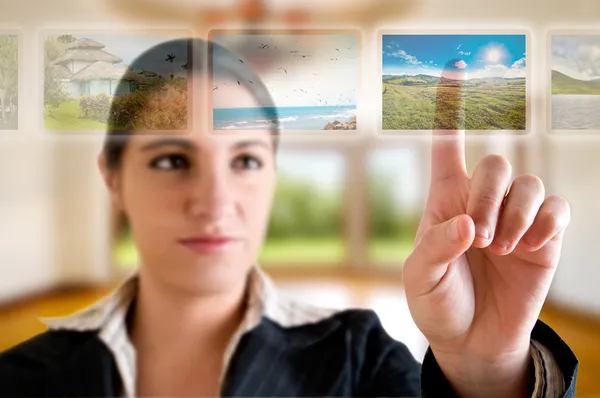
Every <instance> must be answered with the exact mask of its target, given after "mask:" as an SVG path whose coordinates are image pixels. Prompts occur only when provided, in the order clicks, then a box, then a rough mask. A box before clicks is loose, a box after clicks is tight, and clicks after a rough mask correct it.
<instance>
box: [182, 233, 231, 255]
mask: <svg viewBox="0 0 600 398" xmlns="http://www.w3.org/2000/svg"><path fill="white" fill-rule="evenodd" d="M239 241H240V239H238V238H234V237H230V236H218V237H199V238H190V239H182V240H181V241H180V242H181V244H182V245H184V246H185V247H187V248H188V249H190V250H193V251H195V252H199V253H221V252H225V251H227V250H230V249H231V248H232V247H233V246H234V245H235V244H237V243H238V242H239Z"/></svg>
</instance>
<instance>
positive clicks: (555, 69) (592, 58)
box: [549, 32, 600, 133]
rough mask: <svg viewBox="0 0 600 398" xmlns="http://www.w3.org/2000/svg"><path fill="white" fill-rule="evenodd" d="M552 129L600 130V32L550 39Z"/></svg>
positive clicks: (559, 35)
mask: <svg viewBox="0 0 600 398" xmlns="http://www.w3.org/2000/svg"><path fill="white" fill-rule="evenodd" d="M550 46H551V49H550V69H551V70H550V80H551V84H550V96H551V97H550V101H549V103H550V107H551V108H550V110H549V111H550V112H549V118H550V120H551V130H552V131H553V132H555V133H558V132H567V133H568V132H569V131H571V132H575V133H577V132H580V133H593V132H599V131H600V113H599V112H598V108H599V107H600V32H599V33H583V34H582V33H579V34H577V33H566V34H565V33H555V34H552V35H551V40H550Z"/></svg>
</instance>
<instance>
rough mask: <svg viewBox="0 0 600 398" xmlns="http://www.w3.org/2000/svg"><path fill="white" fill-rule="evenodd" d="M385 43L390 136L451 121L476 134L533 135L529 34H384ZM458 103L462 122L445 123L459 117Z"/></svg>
mask: <svg viewBox="0 0 600 398" xmlns="http://www.w3.org/2000/svg"><path fill="white" fill-rule="evenodd" d="M381 40H382V41H381V52H382V53H381V66H382V69H381V71H382V88H381V90H382V91H381V92H382V94H381V95H382V97H381V98H382V118H381V127H382V130H383V131H384V132H385V133H389V132H391V131H407V130H409V131H427V130H434V129H446V128H445V127H444V126H447V125H450V124H452V123H454V124H455V125H456V126H457V128H460V129H464V130H466V131H470V132H471V133H474V132H475V133H476V132H482V133H483V134H485V133H491V132H493V131H510V132H514V131H521V133H522V132H525V131H527V130H528V124H527V114H528V111H527V108H528V107H527V75H528V73H527V35H526V34H525V33H519V34H479V33H478V34H437V33H435V34H431V33H426V34H412V33H391V34H386V33H384V34H382V37H381ZM442 71H445V72H444V75H442ZM457 106H458V107H459V108H458V109H461V111H459V112H458V115H459V116H458V119H459V120H457V121H449V120H446V119H448V118H457V116H456V112H454V113H453V111H452V110H453V109H457Z"/></svg>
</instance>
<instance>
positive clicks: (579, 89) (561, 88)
mask: <svg viewBox="0 0 600 398" xmlns="http://www.w3.org/2000/svg"><path fill="white" fill-rule="evenodd" d="M552 94H582V95H593V94H600V79H596V80H589V81H586V80H579V79H575V78H572V77H570V76H567V75H565V74H564V73H560V72H559V71H556V70H553V71H552Z"/></svg>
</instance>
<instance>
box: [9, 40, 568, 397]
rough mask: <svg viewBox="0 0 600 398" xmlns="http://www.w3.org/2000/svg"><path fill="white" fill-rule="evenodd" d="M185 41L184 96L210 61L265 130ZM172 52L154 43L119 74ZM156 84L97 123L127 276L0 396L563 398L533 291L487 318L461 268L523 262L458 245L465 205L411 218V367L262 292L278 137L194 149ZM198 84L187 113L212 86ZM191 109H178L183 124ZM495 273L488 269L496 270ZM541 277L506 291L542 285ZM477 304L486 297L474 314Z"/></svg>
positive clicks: (368, 317)
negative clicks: (132, 269) (417, 222)
mask: <svg viewBox="0 0 600 398" xmlns="http://www.w3.org/2000/svg"><path fill="white" fill-rule="evenodd" d="M191 42H192V44H193V54H194V55H195V58H194V60H193V62H191V65H189V64H188V68H190V66H191V68H190V70H191V71H192V72H193V76H192V80H193V81H194V87H196V86H198V85H199V84H202V83H206V82H207V80H203V78H204V77H207V76H211V73H213V70H212V69H213V68H207V64H206V63H205V62H204V61H205V60H206V57H204V56H202V54H207V53H208V54H211V53H213V52H214V51H218V52H219V53H220V56H219V57H217V58H216V59H214V60H212V61H213V62H215V64H214V73H215V74H216V75H217V76H215V77H217V78H218V79H220V81H221V83H222V84H223V85H225V84H226V83H229V86H230V87H231V86H233V88H232V91H231V95H232V96H235V98H236V99H237V100H247V101H254V102H255V103H258V104H259V105H261V106H262V107H263V109H264V112H265V119H267V120H272V119H277V116H276V114H274V111H273V109H274V107H273V104H272V101H271V99H270V96H269V94H268V91H267V90H266V89H265V87H264V85H263V84H262V83H261V81H260V79H259V78H258V77H257V76H256V75H255V74H254V73H253V71H252V70H251V68H250V67H248V65H247V64H246V63H244V62H243V60H241V59H239V58H238V57H237V56H235V54H232V53H230V52H228V51H227V50H226V49H224V48H222V47H220V46H217V45H216V44H213V43H207V42H204V41H202V40H199V39H194V40H192V41H191ZM182 43H185V41H176V42H167V43H164V44H162V45H159V46H156V47H154V48H152V49H150V50H149V51H147V52H146V53H145V54H143V55H142V56H141V57H140V58H139V59H138V60H136V62H134V64H133V65H132V68H133V69H134V70H137V69H139V67H138V66H142V65H147V62H148V61H149V60H153V59H160V58H161V57H163V55H164V54H166V53H168V49H169V48H171V47H172V46H173V45H180V44H182ZM213 46H217V48H216V49H215V48H213ZM249 81H251V83H248V84H247V83H246V82H249ZM242 83H244V84H242ZM122 84H126V82H122ZM166 87H167V86H164V85H160V86H154V87H153V88H152V89H150V90H147V91H145V92H141V93H144V95H143V97H142V98H143V101H142V106H140V107H138V108H136V109H135V111H134V112H130V113H128V114H127V115H128V116H127V117H125V119H123V113H119V112H120V111H119V109H118V106H117V105H114V108H113V109H112V111H111V118H112V120H111V123H109V124H110V125H113V126H115V125H116V126H120V127H125V128H127V129H129V130H126V129H125V130H124V129H121V130H117V129H115V130H110V131H109V132H108V134H107V137H106V141H105V145H104V149H103V151H102V153H101V154H100V156H99V159H98V160H99V162H98V164H99V168H100V171H101V173H102V176H103V178H104V181H105V183H106V186H107V188H108V191H109V193H110V197H111V201H112V203H113V204H114V205H115V206H116V207H117V208H119V209H120V210H122V211H123V212H124V213H125V214H126V215H127V219H128V222H129V224H130V226H131V230H132V233H133V236H134V238H135V242H136V245H137V248H138V250H139V253H140V256H141V262H142V264H143V265H142V266H141V268H140V270H139V272H138V273H137V274H136V275H134V276H133V277H132V278H131V279H129V280H128V281H126V282H125V283H124V284H123V286H121V287H120V288H119V289H118V290H117V291H116V292H114V294H112V295H111V296H109V297H107V298H106V299H104V300H102V301H100V302H98V303H96V304H95V305H94V306H92V307H91V308H88V309H85V310H83V311H80V312H79V313H77V314H74V315H72V316H69V317H65V318H58V319H51V320H47V324H48V326H49V330H48V331H46V332H45V333H42V334H41V335H39V336H36V337H34V338H32V339H30V340H28V341H26V342H24V343H22V344H20V345H18V346H16V347H14V348H12V349H10V350H8V351H7V352H5V353H3V354H2V355H1V356H0V395H1V396H127V397H132V396H218V395H224V396H362V397H367V396H372V397H375V396H403V397H416V396H425V397H452V396H473V397H477V396H481V397H494V396H502V397H507V396H511V397H517V396H523V397H541V396H544V397H573V396H574V388H575V376H576V372H577V359H576V358H575V356H574V354H573V353H572V352H571V351H570V350H569V349H568V347H567V346H566V345H565V344H564V342H562V340H561V339H560V338H559V337H558V336H557V335H556V334H555V333H554V332H553V331H552V330H551V329H550V328H549V327H547V326H546V325H544V324H543V323H541V322H540V321H537V314H539V310H540V309H541V304H540V302H543V298H545V295H546V294H547V289H546V290H544V289H543V288H540V289H537V290H536V293H535V294H538V295H539V297H542V299H541V300H537V299H539V297H538V296H535V294H533V293H532V294H530V295H529V296H527V297H528V298H530V299H531V302H534V303H535V306H533V307H532V308H531V309H527V311H523V307H524V306H522V305H521V304H519V302H520V301H519V299H521V298H522V297H523V293H522V291H520V290H517V288H516V287H515V289H513V290H508V291H507V294H511V293H513V292H514V293H515V294H516V296H511V297H509V298H507V299H511V300H514V301H515V303H516V304H515V303H513V307H514V305H516V307H514V308H513V309H512V310H510V311H509V312H507V311H508V310H506V308H507V306H506V305H505V304H506V303H505V302H503V301H500V300H499V301H498V302H493V303H492V306H495V307H494V308H491V307H490V304H488V301H489V300H490V299H489V296H491V295H492V294H493V293H495V290H494V289H496V286H495V285H493V284H492V283H491V282H488V281H486V280H485V278H484V277H480V276H479V274H478V272H477V271H476V270H475V268H476V267H478V266H484V265H485V266H490V267H493V266H496V265H497V264H499V263H497V261H500V260H498V258H500V257H502V256H504V257H503V258H505V259H506V258H508V259H510V260H511V261H512V264H516V265H518V267H519V268H523V269H525V268H527V267H528V266H529V265H526V264H523V265H521V264H520V263H519V261H520V259H526V260H528V264H529V263H533V262H534V261H530V259H529V258H527V257H526V256H523V255H522V253H521V252H519V250H521V249H520V247H521V246H518V247H519V248H513V249H510V250H508V252H504V253H499V252H498V250H500V249H497V248H491V246H490V247H489V248H488V249H486V247H487V246H488V245H489V244H490V243H489V242H488V243H487V244H485V243H482V242H481V241H475V234H474V231H475V225H474V224H473V222H472V221H471V218H470V217H467V216H466V215H464V214H462V213H466V212H467V209H466V208H460V209H459V210H458V212H457V213H458V214H459V215H458V216H457V215H456V214H453V212H452V211H450V210H449V209H448V208H447V207H444V206H441V205H440V206H439V207H435V210H436V211H426V213H425V217H424V219H423V222H422V224H421V227H420V229H419V234H418V236H417V245H416V247H415V250H414V252H413V253H412V254H411V256H410V257H409V258H408V259H407V261H406V264H405V271H404V272H405V282H406V291H407V297H408V299H409V305H410V308H411V313H412V314H413V317H414V318H415V321H416V322H417V325H418V326H419V327H420V328H421V330H422V331H423V332H424V334H425V336H426V337H427V338H428V340H429V342H430V348H429V349H428V351H427V354H426V356H425V359H424V362H423V364H422V365H421V364H419V363H418V362H417V361H416V360H415V359H414V358H413V356H412V355H411V353H410V352H409V351H408V349H407V347H406V346H405V345H404V344H403V343H402V342H399V341H395V340H394V339H392V338H391V337H390V336H389V335H388V334H387V333H386V331H385V330H384V329H383V327H382V325H381V323H380V321H379V319H378V317H377V315H376V314H375V313H374V312H373V311H370V310H364V309H348V310H344V311H333V310H326V309H321V308H314V307H312V306H309V305H306V304H303V303H299V302H295V301H292V300H290V299H287V298H285V297H283V296H282V295H280V294H278V292H277V289H276V288H275V286H274V285H273V284H272V283H271V281H270V279H269V278H268V277H267V276H266V275H265V274H264V273H263V272H262V271H261V270H260V268H259V267H258V265H257V264H256V260H257V257H258V255H259V252H260V249H261V246H262V243H263V241H264V237H265V233H266V226H267V224H268V218H269V212H270V209H271V204H272V199H273V193H274V189H275V177H276V164H275V154H276V150H277V140H278V136H277V133H278V131H277V126H275V127H274V128H273V129H271V130H262V131H258V130H257V131H254V132H248V131H246V132H235V131H232V132H231V133H228V134H207V133H206V127H207V126H203V125H201V122H202V120H206V119H200V121H199V122H198V123H195V121H194V120H192V121H191V122H190V121H189V120H188V119H187V118H186V117H181V113H180V112H179V113H178V112H177V111H175V112H174V113H175V114H178V115H179V118H163V119H161V120H160V121H158V122H157V120H156V117H157V114H158V113H160V111H161V110H164V109H162V108H161V106H157V102H156V101H158V103H159V104H160V101H161V99H164V98H176V99H175V100H173V101H175V102H177V98H179V97H178V96H177V95H174V94H173V95H174V97H169V95H171V94H172V93H171V94H167V93H168V92H169V91H168V90H169V89H172V87H171V88H169V89H167V88H166ZM203 87H207V89H206V91H205V92H203V94H206V95H203V96H202V97H203V98H204V97H208V96H209V95H210V94H211V92H212V91H213V90H214V89H215V87H213V86H212V85H211V86H210V87H208V86H207V85H206V84H205V85H204V86H203ZM216 89H218V87H217V88H216ZM162 90H164V91H162ZM119 92H120V91H119ZM157 93H159V95H158V96H157V95H155V94H157ZM244 97H245V98H244ZM163 105H164V106H171V105H172V104H171V105H169V104H163ZM206 108H207V107H203V106H199V107H198V106H196V105H194V107H193V109H194V112H192V115H195V114H197V113H200V114H202V113H201V112H202V110H204V111H206ZM149 110H152V111H149ZM184 114H185V112H184ZM188 122H190V123H191V125H192V128H190V127H189V126H187V123H188ZM148 124H152V129H149V128H147V127H145V126H147V125H148ZM133 127H135V128H133ZM182 127H183V129H182ZM186 128H187V130H186ZM159 130H160V131H159ZM167 130H168V131H167ZM459 143H460V141H459ZM442 145H446V144H442V143H435V144H434V154H435V156H434V159H433V160H434V170H433V177H436V176H437V177H439V176H440V175H441V174H439V173H440V172H441V171H444V172H445V173H449V172H450V171H452V170H451V167H448V166H449V165H448V164H446V165H444V167H440V165H439V164H436V163H438V162H441V161H442V160H443V158H444V157H445V156H447V157H448V158H450V157H451V156H455V155H457V154H458V155H460V148H457V147H452V146H442ZM462 161H463V162H464V159H462ZM436 173H438V174H436ZM444 178H448V175H446V176H445V177H444ZM434 179H435V178H434ZM488 180H489V178H488ZM477 181H479V180H477ZM455 185H456V184H453V185H452V189H456V186H455ZM514 191H515V192H519V189H517V188H515V189H514ZM436 192H438V191H437V190H436V189H433V185H432V191H431V195H430V198H429V201H428V209H429V210H431V209H432V207H431V206H433V205H434V204H436V203H437V204H439V203H441V202H439V203H438V202H437V201H436V200H437V199H436V196H435V194H436ZM453 193H454V192H453ZM458 194H461V195H462V194H463V192H461V191H458ZM462 196H465V195H462ZM449 199H451V197H450V196H449V195H445V196H444V200H445V201H446V202H447V201H448V200H449ZM446 202H444V203H446ZM523 203H528V202H527V201H525V202H523ZM469 206H470V205H469ZM525 207H527V206H525ZM543 208H544V207H543V206H542V207H541V209H543ZM461 214H462V215H461ZM473 214H474V213H473ZM434 215H435V216H436V217H437V218H436V217H434ZM475 218H476V217H474V219H475ZM452 221H455V222H454V223H453V222H452ZM478 222H479V221H478ZM535 225H537V224H535V223H534V226H535ZM451 227H455V229H454V230H451V229H450V228H451ZM477 227H479V224H478V225H477ZM445 228H447V229H445ZM531 230H532V231H534V230H536V229H535V228H531ZM537 230H540V229H539V228H538V229H537ZM452 231H454V235H452ZM540 231H541V230H540ZM531 236H533V235H531ZM548 236H550V235H548ZM540 239H542V238H541V237H540ZM544 239H545V242H548V241H549V238H548V237H547V238H544ZM555 240H556V239H555ZM472 245H473V246H475V247H474V248H473V247H471V246H472ZM546 245H549V244H546ZM477 246H478V247H477ZM541 246H544V245H541ZM541 246H540V247H541ZM483 250H490V252H495V253H496V254H495V255H493V256H499V257H493V256H492V255H489V253H487V252H486V256H489V257H487V258H490V259H492V260H493V261H496V262H490V264H487V265H486V264H484V262H483V260H478V259H477V258H478V257H477V256H478V255H480V254H481V253H482V252H483ZM512 250H514V253H518V254H519V255H520V256H521V257H511V256H513V254H512V253H511V251H512ZM528 250H529V249H528ZM536 250H537V251H535V250H534V252H535V253H538V254H539V253H541V254H544V253H546V254H547V252H545V251H544V250H545V249H543V248H542V249H540V248H539V247H538V248H537V249H536ZM530 252H531V250H530ZM552 253H554V252H552ZM539 257H540V258H541V257H542V256H539ZM546 257H548V258H550V260H551V261H554V260H555V259H556V255H552V256H550V255H548V256H546ZM546 257H544V258H546ZM550 260H549V261H550ZM490 261H491V260H490ZM536 261H537V260H536ZM539 261H540V264H541V262H542V260H539ZM543 261H546V260H543ZM536 264H537V263H536ZM504 268H505V269H504V270H500V271H499V272H510V267H509V266H505V267H504ZM540 268H541V267H540ZM442 269H443V270H445V271H444V272H440V270H442ZM469 269H470V270H471V271H468V270H469ZM548 269H549V271H548V272H543V273H536V274H535V275H534V276H531V277H529V276H528V275H529V274H527V275H524V276H522V278H521V279H520V280H522V281H523V282H525V281H527V282H528V283H529V285H528V286H534V287H536V286H538V285H542V284H544V283H546V282H548V278H551V275H552V270H551V267H548ZM446 271H447V272H446ZM469 272H470V273H469ZM519 272H522V271H519ZM531 274H532V275H533V274H534V273H531ZM455 275H459V276H460V278H458V279H457V277H455ZM465 275H467V278H466V279H464V278H463V279H461V278H462V277H464V276H465ZM506 276H509V275H501V277H506ZM528 278H530V279H528ZM465 281H467V282H465ZM468 281H472V285H469V283H468ZM461 283H462V284H461ZM517 284H518V283H517ZM511 287H514V286H511ZM517 287H518V288H520V286H517ZM480 289H487V290H486V292H487V296H485V297H484V299H482V298H481V297H479V291H480ZM538 290H539V292H538ZM517 293H518V294H517ZM534 299H536V300H537V301H536V300H534ZM521 301H524V299H523V300H521ZM538 301H539V302H538ZM538 304H540V305H538ZM444 306H450V307H449V308H448V307H444ZM475 308H477V311H475ZM536 311H537V312H536ZM525 312H526V314H525V315H523V313H525ZM490 314H491V315H490ZM508 315H510V317H512V318H511V320H512V321H514V322H513V324H511V326H515V327H514V328H511V329H510V330H509V331H508V332H507V331H506V330H504V329H503V327H504V326H505V325H504V324H502V323H501V322H504V321H505V320H506V319H507V316H508ZM496 318H498V319H499V321H498V320H497V319H496ZM513 318H514V319H513ZM533 323H535V325H533ZM528 328H529V329H528ZM513 330H518V331H519V333H513ZM509 332H510V333H513V334H514V336H513V335H511V334H510V333H509ZM530 332H531V334H530Z"/></svg>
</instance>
